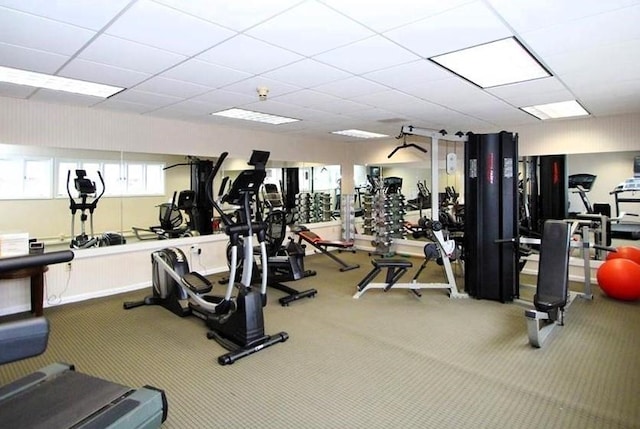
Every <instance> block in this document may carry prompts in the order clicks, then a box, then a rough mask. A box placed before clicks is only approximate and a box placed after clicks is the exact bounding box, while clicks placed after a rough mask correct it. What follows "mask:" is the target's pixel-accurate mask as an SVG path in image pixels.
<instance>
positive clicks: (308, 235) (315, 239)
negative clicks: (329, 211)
mask: <svg viewBox="0 0 640 429" xmlns="http://www.w3.org/2000/svg"><path fill="white" fill-rule="evenodd" d="M298 235H300V236H301V237H303V238H304V239H305V240H307V241H308V242H309V243H313V244H316V245H318V246H327V247H339V248H341V249H348V248H350V247H353V241H339V240H323V239H322V237H320V236H319V235H318V234H316V233H315V232H311V231H309V230H301V231H298Z"/></svg>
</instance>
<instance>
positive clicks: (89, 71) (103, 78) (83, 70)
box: [58, 59, 151, 88]
mask: <svg viewBox="0 0 640 429" xmlns="http://www.w3.org/2000/svg"><path fill="white" fill-rule="evenodd" d="M58 75H59V76H63V77H70V78H73V79H80V80H85V81H89V82H96V83H103V84H106V85H115V86H120V87H123V88H130V87H132V86H135V85H136V84H137V83H139V82H142V81H143V80H145V79H148V78H149V77H150V76H151V75H150V74H147V73H141V72H136V71H132V70H127V69H122V68H118V67H113V66H109V65H106V64H100V63H94V62H92V61H87V60H81V59H75V60H72V61H70V62H69V64H67V65H66V66H64V68H63V69H62V70H60V72H59V73H58Z"/></svg>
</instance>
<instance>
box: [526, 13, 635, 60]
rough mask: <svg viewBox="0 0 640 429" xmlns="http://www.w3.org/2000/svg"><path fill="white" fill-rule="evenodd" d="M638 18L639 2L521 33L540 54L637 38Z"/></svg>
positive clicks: (556, 52) (551, 53)
mask: <svg viewBox="0 0 640 429" xmlns="http://www.w3.org/2000/svg"><path fill="white" fill-rule="evenodd" d="M638 22H640V5H636V6H633V7H628V8H624V9H618V10H615V11H611V12H607V13H602V14H599V15H593V16H589V17H587V18H583V19H579V20H575V21H569V22H565V23H563V24H562V25H557V26H554V27H552V28H544V29H541V30H536V31H530V32H527V33H523V34H521V37H522V38H523V40H524V41H525V42H526V43H527V45H528V46H529V47H531V48H532V49H533V50H534V52H535V53H536V54H538V55H542V56H543V57H544V56H547V55H553V54H559V53H562V52H570V51H576V50H581V49H585V48H587V49H588V48H594V47H597V46H606V45H612V44H615V43H621V42H624V41H632V40H637V39H640V26H639V25H638V24H637V23H638ZM559 40H561V41H562V43H558V41H559Z"/></svg>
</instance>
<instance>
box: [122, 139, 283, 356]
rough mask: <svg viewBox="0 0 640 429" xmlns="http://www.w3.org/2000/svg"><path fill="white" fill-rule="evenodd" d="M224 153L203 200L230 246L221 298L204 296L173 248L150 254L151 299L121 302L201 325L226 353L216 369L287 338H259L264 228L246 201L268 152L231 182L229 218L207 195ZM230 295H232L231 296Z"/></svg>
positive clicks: (205, 289)
mask: <svg viewBox="0 0 640 429" xmlns="http://www.w3.org/2000/svg"><path fill="white" fill-rule="evenodd" d="M226 157H227V152H223V153H222V154H221V156H220V158H219V159H218V162H217V163H216V165H215V167H214V168H213V170H212V171H211V173H210V175H209V177H208V179H207V195H208V197H209V198H210V201H211V203H212V204H213V207H214V209H215V210H216V211H217V212H218V213H219V215H220V217H221V219H222V222H223V223H224V225H225V233H226V234H227V235H228V236H229V240H230V242H231V244H232V245H231V251H230V253H231V264H230V270H231V272H230V276H229V281H228V282H227V287H226V291H225V294H224V296H217V295H211V294H209V293H210V292H211V290H212V288H213V284H212V283H211V282H210V281H209V280H208V279H207V278H205V277H204V276H202V275H201V274H199V273H197V272H190V270H189V264H188V262H187V259H186V257H185V255H184V253H183V252H182V251H181V250H180V249H177V248H166V249H162V250H160V251H157V252H154V253H153V254H152V257H151V258H152V267H153V294H152V295H150V296H148V297H146V298H145V299H144V300H142V301H138V302H125V303H124V304H123V306H124V308H125V309H131V308H135V307H139V306H142V305H161V306H163V307H165V308H166V309H168V310H169V311H171V312H173V313H175V314H177V315H178V316H181V317H184V316H187V315H194V316H196V317H199V318H201V319H202V320H204V321H205V323H206V325H207V327H208V328H209V332H208V333H207V338H209V339H215V340H216V341H217V342H218V343H219V344H220V345H221V346H223V347H224V348H226V349H227V350H229V352H228V353H226V354H224V355H222V356H220V357H218V363H219V364H220V365H227V364H232V363H234V362H235V361H236V360H238V359H241V358H243V357H245V356H248V355H250V354H253V353H256V352H258V351H260V350H263V349H265V348H267V347H270V346H272V345H274V344H277V343H279V342H284V341H286V340H287V339H288V338H289V335H288V334H287V333H286V332H279V333H277V334H275V335H266V334H265V333H264V316H263V311H262V307H264V306H266V304H267V293H266V290H267V272H266V270H267V263H266V261H267V249H266V244H265V225H264V223H263V222H262V220H261V219H260V215H259V212H257V211H256V212H255V216H254V213H253V210H252V201H253V200H254V198H255V197H256V195H257V192H258V189H259V186H260V184H261V183H262V181H263V180H264V178H265V175H266V172H265V170H264V165H265V164H266V162H267V160H268V158H269V152H264V151H255V150H254V151H253V154H252V156H251V159H250V160H249V165H252V166H255V168H254V169H252V170H244V171H241V172H240V174H239V175H238V178H237V179H236V180H234V182H233V185H232V187H231V189H230V191H229V193H228V194H226V195H225V196H223V197H222V202H224V203H229V204H231V205H234V206H239V209H238V210H237V211H236V213H235V216H233V217H232V216H230V215H229V214H227V213H225V212H224V211H223V210H222V208H221V207H220V205H219V204H218V203H217V202H216V201H215V200H214V198H213V196H212V193H211V189H212V182H213V178H214V177H215V175H216V173H217V172H218V171H219V170H220V167H221V166H222V163H223V162H224V159H225V158H226ZM254 234H256V235H257V238H258V243H259V247H260V255H261V260H262V264H261V265H262V271H263V272H262V276H261V279H262V282H261V285H260V289H259V290H258V289H257V288H255V287H253V286H252V284H251V279H252V274H253V273H252V270H253V263H252V262H253V246H252V242H253V241H252V240H253V235H254ZM242 242H244V243H245V245H244V246H242V248H243V263H242V276H241V281H240V283H238V284H237V283H236V282H235V281H234V279H236V269H237V267H238V249H239V248H240V247H241V245H240V243H242ZM234 290H237V293H236V295H235V296H233V293H234Z"/></svg>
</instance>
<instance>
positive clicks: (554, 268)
mask: <svg viewBox="0 0 640 429" xmlns="http://www.w3.org/2000/svg"><path fill="white" fill-rule="evenodd" d="M570 240H571V230H570V225H569V224H568V223H566V222H563V221H559V220H547V221H546V222H545V224H544V229H543V232H542V240H541V243H540V262H539V265H538V267H539V268H538V281H537V285H536V294H535V295H534V297H533V305H534V309H530V310H525V313H524V314H525V318H526V319H527V331H528V335H529V342H530V343H531V345H532V346H533V347H542V345H543V343H544V342H545V341H546V340H547V339H548V338H549V336H550V335H551V334H552V332H553V331H554V329H555V328H556V327H557V326H562V325H564V310H565V308H566V307H567V306H568V305H569V304H570V302H571V301H570V299H569V298H570V295H569V247H570Z"/></svg>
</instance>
